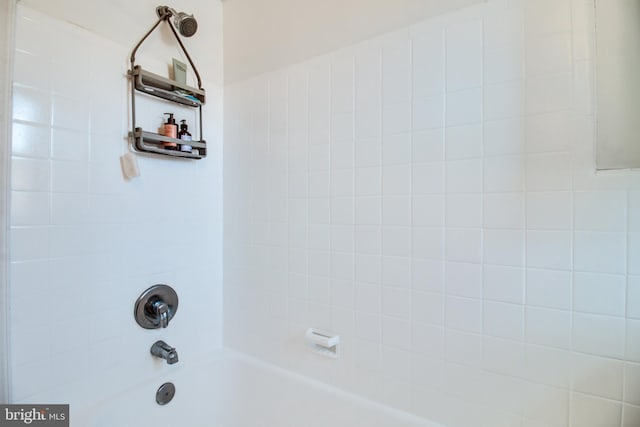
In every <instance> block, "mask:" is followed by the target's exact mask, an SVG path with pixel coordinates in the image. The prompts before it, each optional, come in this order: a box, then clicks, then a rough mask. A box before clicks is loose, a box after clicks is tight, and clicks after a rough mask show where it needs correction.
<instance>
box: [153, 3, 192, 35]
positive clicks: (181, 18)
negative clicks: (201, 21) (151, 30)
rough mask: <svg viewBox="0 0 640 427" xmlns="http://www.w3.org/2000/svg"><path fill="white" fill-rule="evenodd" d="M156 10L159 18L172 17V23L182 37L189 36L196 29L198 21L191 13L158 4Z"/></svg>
mask: <svg viewBox="0 0 640 427" xmlns="http://www.w3.org/2000/svg"><path fill="white" fill-rule="evenodd" d="M156 12H157V13H158V17H159V18H164V19H169V18H171V17H173V23H174V24H175V26H176V27H177V28H178V31H179V32H180V34H182V35H183V36H184V37H191V36H192V35H194V34H195V33H196V31H198V21H196V18H194V17H193V15H189V14H186V13H184V12H177V11H176V10H175V9H172V8H170V7H169V6H158V7H157V8H156Z"/></svg>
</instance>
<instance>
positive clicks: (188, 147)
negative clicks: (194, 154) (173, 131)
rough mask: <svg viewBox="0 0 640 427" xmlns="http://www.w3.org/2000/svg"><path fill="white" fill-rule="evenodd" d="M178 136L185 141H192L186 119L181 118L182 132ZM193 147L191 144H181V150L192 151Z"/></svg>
mask: <svg viewBox="0 0 640 427" xmlns="http://www.w3.org/2000/svg"><path fill="white" fill-rule="evenodd" d="M178 138H179V139H181V140H183V141H191V140H192V138H191V134H190V133H189V129H188V126H187V121H186V120H180V133H179V134H178ZM192 150H193V147H192V146H191V145H190V144H188V143H187V144H180V151H184V152H186V153H191V151H192Z"/></svg>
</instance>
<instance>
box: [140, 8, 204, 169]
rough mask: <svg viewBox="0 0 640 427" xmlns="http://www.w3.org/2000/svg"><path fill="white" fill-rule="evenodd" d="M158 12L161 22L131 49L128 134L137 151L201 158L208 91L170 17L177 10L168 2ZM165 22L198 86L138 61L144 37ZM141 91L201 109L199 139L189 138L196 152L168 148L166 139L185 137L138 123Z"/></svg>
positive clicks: (172, 139) (179, 141)
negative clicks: (138, 52)
mask: <svg viewBox="0 0 640 427" xmlns="http://www.w3.org/2000/svg"><path fill="white" fill-rule="evenodd" d="M156 12H157V14H158V22H156V23H155V25H154V26H153V27H152V28H151V29H150V30H149V31H148V32H147V33H146V34H145V35H144V37H142V39H141V40H140V41H139V42H138V44H137V45H136V46H135V48H134V49H133V52H132V53H131V58H130V59H131V68H130V69H129V73H128V74H129V77H130V78H131V79H132V82H131V123H132V129H131V132H130V133H129V136H130V137H131V138H132V139H133V146H134V148H135V150H136V151H141V152H146V153H154V154H162V155H166V156H172V157H182V158H188V159H202V158H204V157H206V155H207V143H206V141H205V140H204V138H203V136H202V106H203V105H204V104H205V101H206V95H205V90H204V88H203V87H202V80H201V78H200V73H198V69H197V68H196V66H195V64H194V63H193V60H192V59H191V56H190V55H189V52H187V49H186V48H185V47H184V44H183V43H182V40H180V37H179V36H178V33H177V32H176V29H175V28H174V26H173V24H171V22H170V21H169V18H171V17H172V16H173V15H174V11H173V10H172V9H171V8H169V7H167V6H159V7H158V8H157V9H156ZM162 22H166V23H167V25H169V28H170V29H171V32H172V33H173V35H174V36H175V39H176V41H177V42H178V45H179V46H180V48H181V49H182V52H183V53H184V54H185V56H186V58H187V60H188V61H189V64H190V65H191V68H192V69H193V71H194V73H195V75H196V78H197V80H198V87H197V88H195V87H191V86H188V85H186V84H183V83H180V82H177V81H175V80H173V79H169V78H166V77H162V76H160V75H158V74H154V73H152V72H150V71H148V70H145V69H143V68H142V66H140V65H136V53H137V51H138V49H139V48H140V46H141V45H142V44H143V43H144V41H145V40H146V39H147V37H149V35H150V34H151V33H152V32H153V31H154V30H155V29H156V28H158V26H159V25H160V24H161V23H162ZM139 92H142V93H144V94H147V95H151V96H156V97H158V98H162V99H165V100H168V101H171V102H175V103H178V104H181V105H185V106H188V107H193V108H197V109H198V128H199V132H198V134H197V136H198V138H200V139H199V140H196V138H194V139H193V140H192V141H189V145H190V146H192V147H193V149H194V151H195V150H197V151H195V152H191V153H189V152H183V151H174V150H167V149H165V148H163V143H165V142H173V143H176V144H183V143H184V142H185V141H182V140H180V139H176V138H170V137H167V136H164V135H161V134H158V133H154V132H149V131H145V130H143V129H142V128H141V127H138V126H137V125H136V96H139V94H138V93H139Z"/></svg>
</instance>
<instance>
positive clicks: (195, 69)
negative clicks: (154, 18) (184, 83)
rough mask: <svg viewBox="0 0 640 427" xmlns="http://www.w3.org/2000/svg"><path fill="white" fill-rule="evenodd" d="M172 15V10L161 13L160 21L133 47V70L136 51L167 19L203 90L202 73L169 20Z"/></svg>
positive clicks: (199, 87)
mask: <svg viewBox="0 0 640 427" xmlns="http://www.w3.org/2000/svg"><path fill="white" fill-rule="evenodd" d="M171 16H172V13H171V12H170V11H167V12H164V13H162V15H160V18H158V22H156V23H155V24H154V25H153V27H151V29H150V30H149V31H148V32H147V33H146V34H145V35H144V36H143V37H142V39H140V41H139V42H138V44H137V45H136V47H134V48H133V51H132V52H131V58H130V59H131V72H132V73H133V69H134V67H135V62H136V53H137V52H138V49H140V46H142V43H144V41H145V40H146V39H147V38H148V37H149V36H150V35H151V33H153V32H154V31H155V29H156V28H158V25H160V23H161V22H162V21H166V22H167V24H169V28H171V32H172V33H173V35H174V37H175V38H176V41H177V42H178V44H179V45H180V48H181V49H182V52H183V53H184V54H185V56H186V57H187V60H188V61H189V64H190V65H191V68H192V69H193V72H194V73H195V75H196V78H197V80H198V89H200V90H202V79H201V78H200V73H199V72H198V69H197V68H196V66H195V64H194V63H193V60H192V59H191V55H189V52H187V48H186V47H184V44H183V43H182V40H180V36H178V33H177V32H176V29H175V28H174V27H173V24H171V21H169V18H171Z"/></svg>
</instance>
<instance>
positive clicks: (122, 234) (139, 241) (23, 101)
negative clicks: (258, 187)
mask: <svg viewBox="0 0 640 427" xmlns="http://www.w3.org/2000/svg"><path fill="white" fill-rule="evenodd" d="M48 40H55V43H48V42H47V41H48ZM133 43H134V41H133V40H132V45H133ZM45 46H47V47H46V48H45ZM130 48H131V46H120V45H117V44H115V43H113V42H111V41H109V40H106V39H104V38H101V37H98V36H96V35H94V34H91V33H89V32H87V31H84V30H81V29H80V28H79V27H74V26H72V25H71V24H68V23H65V22H61V21H57V20H54V19H52V18H49V17H47V16H45V15H42V14H40V13H38V12H35V11H33V10H31V9H29V8H28V7H25V6H19V7H18V16H17V33H16V51H15V54H16V61H15V65H14V98H15V103H14V105H15V106H14V111H13V141H12V160H11V168H12V176H11V211H10V242H11V243H10V245H11V246H10V248H11V252H10V298H11V300H10V311H11V313H10V316H11V318H10V319H11V337H10V339H11V345H10V353H11V354H10V357H11V372H12V378H11V381H12V390H11V391H12V399H13V400H14V401H16V402H52V403H53V402H60V403H70V404H71V407H72V410H73V411H76V410H80V409H81V408H82V406H83V405H85V404H95V402H97V401H98V400H99V399H100V398H101V397H106V396H108V395H109V394H112V393H117V392H121V391H122V390H124V389H126V388H129V387H133V386H135V385H137V384H139V383H141V382H143V381H145V380H149V379H152V378H154V377H156V376H157V375H159V374H162V373H165V372H166V371H167V367H166V365H162V364H159V363H155V362H154V361H153V360H152V358H151V356H150V355H149V348H150V346H151V345H152V344H153V342H155V340H157V339H160V338H162V339H166V340H167V342H169V343H170V344H172V345H174V346H176V348H177V349H178V352H179V354H180V364H189V363H190V361H193V360H195V359H196V358H198V357H202V356H203V355H205V354H207V353H208V352H209V351H212V350H213V349H215V348H216V347H219V346H221V341H222V338H221V335H222V327H221V321H222V315H221V309H222V279H221V276H222V275H221V267H222V261H221V259H222V254H221V224H222V219H221V213H222V209H221V206H220V204H221V200H222V197H221V184H220V181H221V176H222V173H221V159H220V157H221V144H220V140H221V133H222V132H221V130H222V129H221V126H220V125H219V123H220V118H221V117H222V115H221V104H222V102H221V100H222V96H221V95H222V92H221V90H220V88H216V87H214V86H208V87H207V89H208V103H207V106H206V107H205V118H206V119H205V120H206V121H207V123H206V124H205V129H206V132H207V134H206V137H207V141H208V142H209V144H210V146H209V147H210V148H209V153H210V155H209V157H208V158H207V159H206V160H201V161H199V162H180V161H174V160H167V159H164V158H151V157H143V156H139V157H138V163H139V168H140V172H141V176H140V177H139V178H137V179H135V180H133V181H130V182H127V181H125V180H124V178H123V177H122V173H121V171H120V162H119V156H120V155H121V154H123V153H125V152H126V150H127V148H126V147H127V144H126V135H127V132H128V129H129V128H130V125H129V120H130V119H129V116H128V110H129V107H128V98H127V93H128V89H127V88H128V83H127V79H126V67H127V65H128V64H127V60H128V57H129V49H130ZM171 48H172V47H171ZM142 58H143V60H149V63H148V65H149V66H150V67H151V68H158V67H159V66H160V67H166V66H165V65H164V63H160V64H158V61H156V60H154V59H153V58H146V57H144V56H143V57H142ZM169 58H170V57H169ZM160 70H162V68H160ZM201 71H204V70H201ZM208 74H209V73H208V72H203V76H207V75H208ZM153 105H154V104H153V103H146V104H144V105H142V104H141V105H140V106H139V112H140V115H141V116H142V117H153V120H157V123H158V124H159V123H160V121H159V118H160V117H161V113H163V112H164V108H167V107H169V105H166V104H162V103H160V105H159V106H157V107H153ZM158 108H160V111H158ZM154 123H156V122H155V121H154ZM156 283H168V284H170V285H172V286H173V287H174V289H176V291H177V292H178V294H179V297H180V308H179V310H178V312H177V314H176V317H175V318H174V320H173V321H172V323H171V326H170V328H169V329H166V330H163V331H147V330H143V329H142V328H140V327H139V326H138V325H137V323H135V320H134V318H133V315H132V307H133V304H134V302H135V299H136V298H137V296H138V295H139V294H140V293H141V292H142V291H143V290H145V289H146V288H147V287H149V286H151V285H153V284H156ZM202 313H207V314H206V316H205V315H202ZM201 328H202V330H206V331H207V337H206V339H203V337H202V336H201V335H199V334H193V333H192V332H190V331H193V330H195V329H201ZM96 384H100V387H96Z"/></svg>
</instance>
